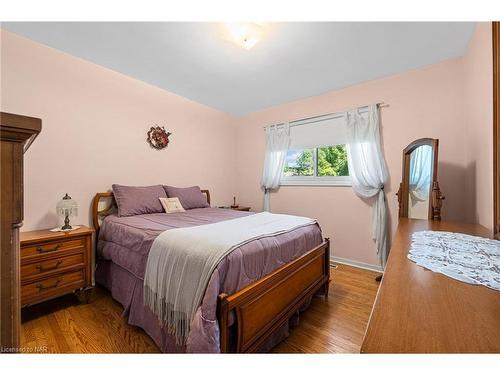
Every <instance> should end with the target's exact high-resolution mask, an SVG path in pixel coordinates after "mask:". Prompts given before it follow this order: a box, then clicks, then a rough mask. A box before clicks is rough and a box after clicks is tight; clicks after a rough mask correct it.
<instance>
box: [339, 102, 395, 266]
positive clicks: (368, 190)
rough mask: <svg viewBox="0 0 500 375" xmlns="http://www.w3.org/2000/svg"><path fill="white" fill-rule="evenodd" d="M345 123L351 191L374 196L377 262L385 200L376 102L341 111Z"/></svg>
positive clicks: (383, 238) (382, 246)
mask: <svg viewBox="0 0 500 375" xmlns="http://www.w3.org/2000/svg"><path fill="white" fill-rule="evenodd" d="M345 119H346V126H347V145H346V146H347V147H346V148H347V158H348V159H347V161H348V163H349V174H350V176H351V180H352V188H353V190H354V192H355V193H356V194H357V195H358V196H359V197H361V198H371V197H376V200H375V203H374V206H373V216H372V238H373V239H374V240H375V244H376V247H377V253H378V255H379V259H380V263H381V265H382V266H383V267H385V262H386V260H387V229H388V228H387V203H386V199H385V193H384V184H385V183H386V182H387V169H386V165H385V160H384V157H383V155H382V150H381V147H380V130H379V113H378V107H377V106H376V105H372V106H369V108H368V111H367V112H364V113H362V114H361V113H360V111H359V109H355V110H352V111H349V112H346V114H345Z"/></svg>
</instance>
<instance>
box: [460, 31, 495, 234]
mask: <svg viewBox="0 0 500 375" xmlns="http://www.w3.org/2000/svg"><path fill="white" fill-rule="evenodd" d="M492 82H493V56H492V40H491V23H489V22H488V23H481V24H479V25H478V27H477V28H476V32H475V33H474V36H473V37H472V39H471V41H470V42H469V46H468V48H467V52H466V54H465V56H464V120H465V135H466V143H465V150H466V167H467V175H466V176H467V180H466V186H467V194H468V196H469V199H468V201H467V202H468V206H467V211H468V213H469V215H470V216H469V217H468V219H469V221H473V222H477V223H479V224H481V225H484V226H485V227H487V228H489V229H491V230H493V125H492V124H493V84H492Z"/></svg>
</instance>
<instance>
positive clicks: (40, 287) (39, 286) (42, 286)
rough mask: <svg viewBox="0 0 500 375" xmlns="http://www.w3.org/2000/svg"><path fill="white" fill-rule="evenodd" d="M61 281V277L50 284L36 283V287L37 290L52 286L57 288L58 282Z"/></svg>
mask: <svg viewBox="0 0 500 375" xmlns="http://www.w3.org/2000/svg"><path fill="white" fill-rule="evenodd" d="M60 282H61V279H59V280H57V281H56V282H55V283H54V284H52V285H47V286H45V285H43V284H36V287H37V288H38V292H41V291H42V290H47V289H53V288H57V286H58V285H59V283H60Z"/></svg>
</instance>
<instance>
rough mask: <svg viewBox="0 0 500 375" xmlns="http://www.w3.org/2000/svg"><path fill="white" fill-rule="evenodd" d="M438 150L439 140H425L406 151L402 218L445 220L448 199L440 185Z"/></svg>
mask: <svg viewBox="0 0 500 375" xmlns="http://www.w3.org/2000/svg"><path fill="white" fill-rule="evenodd" d="M438 146H439V140H438V139H432V138H421V139H417V140H416V141H414V142H412V143H410V144H409V145H408V146H407V147H406V148H405V149H404V150H403V180H402V181H401V184H400V185H399V191H398V194H397V195H398V201H399V217H408V218H412V219H431V220H441V206H442V200H443V199H444V197H443V195H442V194H441V191H440V190H439V183H438V181H437V174H438V168H437V166H438Z"/></svg>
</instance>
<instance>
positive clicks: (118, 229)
mask: <svg viewBox="0 0 500 375" xmlns="http://www.w3.org/2000/svg"><path fill="white" fill-rule="evenodd" d="M251 214H252V213H249V212H241V211H234V210H228V209H219V208H199V209H193V210H188V211H186V212H182V213H175V214H164V213H157V214H146V215H137V216H131V217H118V216H116V215H110V216H108V217H107V218H106V219H105V220H104V221H103V223H102V226H101V230H100V233H99V241H98V245H97V251H98V255H99V257H101V258H102V259H101V260H99V261H98V266H97V270H96V279H97V280H98V282H100V283H101V284H104V285H105V286H106V287H107V288H108V289H109V290H111V293H112V295H113V297H114V298H115V299H116V300H118V301H119V302H120V303H121V304H122V305H123V306H124V308H125V311H124V314H126V315H128V321H129V323H130V324H133V325H137V326H140V327H142V328H143V329H144V330H145V331H146V332H147V333H148V334H149V335H150V336H151V337H152V338H153V340H154V341H155V342H156V344H157V345H158V346H159V347H160V349H161V350H162V351H163V352H191V353H203V352H209V353H217V352H219V351H220V345H219V326H218V322H217V319H216V307H217V296H218V295H219V294H220V293H222V292H224V293H227V294H232V293H234V292H236V291H238V290H240V289H241V288H243V287H245V286H247V285H249V284H251V283H252V282H254V281H256V280H258V279H260V278H262V277H263V276H265V275H267V274H269V273H270V272H272V271H274V270H276V269H277V268H279V267H281V266H282V265H284V264H286V263H288V262H290V261H291V260H293V259H295V258H297V257H299V256H300V255H302V254H304V253H305V252H307V251H308V250H310V249H312V248H313V247H315V246H317V245H319V244H320V243H321V242H322V235H321V230H320V228H319V225H317V224H312V225H309V226H306V227H302V228H298V229H295V230H293V231H291V232H288V233H285V234H280V235H277V236H271V237H265V238H260V239H257V240H253V241H250V242H248V243H246V244H244V245H242V246H240V247H238V248H236V249H235V250H234V251H232V252H231V253H230V254H229V255H227V256H226V257H225V258H224V259H223V260H222V261H221V262H220V263H219V265H218V266H217V268H216V270H215V271H214V273H213V274H212V277H211V278H210V281H209V283H208V286H207V289H206V291H205V295H204V298H203V301H202V304H201V306H200V307H199V308H198V310H197V312H196V314H195V316H194V318H193V321H192V322H191V327H190V333H189V336H188V339H187V341H186V344H185V345H184V346H179V345H177V344H176V343H175V338H174V337H173V336H170V335H168V333H166V329H162V328H161V327H160V325H159V322H158V320H157V319H156V317H155V316H154V315H153V314H152V312H151V311H150V310H149V309H148V308H146V307H145V306H144V305H143V300H142V298H143V294H142V292H143V291H142V287H143V277H144V272H145V269H146V262H147V257H148V253H149V250H150V248H151V245H152V243H153V241H154V239H155V238H156V237H157V236H158V235H159V234H160V233H162V232H163V231H165V230H169V229H172V228H182V227H189V226H195V225H203V224H209V223H215V222H219V221H223V220H230V219H234V218H238V217H242V216H246V215H251ZM230 323H231V322H230ZM285 328H286V330H287V329H288V327H285ZM275 339H276V338H275ZM276 341H277V340H276Z"/></svg>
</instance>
